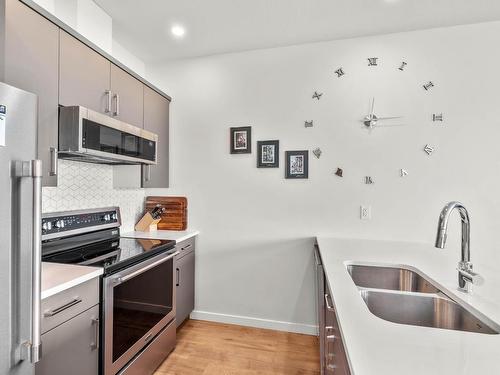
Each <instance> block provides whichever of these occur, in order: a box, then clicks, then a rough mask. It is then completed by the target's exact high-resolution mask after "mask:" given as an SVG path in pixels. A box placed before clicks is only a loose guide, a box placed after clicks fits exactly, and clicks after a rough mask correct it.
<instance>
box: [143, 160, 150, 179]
mask: <svg viewBox="0 0 500 375" xmlns="http://www.w3.org/2000/svg"><path fill="white" fill-rule="evenodd" d="M145 169H146V173H144V181H146V182H149V181H151V166H150V165H149V164H148V165H146V166H145Z"/></svg>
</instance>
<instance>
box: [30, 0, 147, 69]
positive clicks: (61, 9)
mask: <svg viewBox="0 0 500 375" xmlns="http://www.w3.org/2000/svg"><path fill="white" fill-rule="evenodd" d="M34 1H35V2H36V3H38V5H40V6H41V7H43V8H45V9H46V10H47V11H48V12H50V13H52V14H53V15H54V16H56V17H57V18H59V19H60V20H61V21H63V22H64V23H66V24H67V25H68V26H70V27H72V28H73V29H75V30H76V31H78V32H79V33H80V34H82V35H83V36H84V37H85V38H87V39H88V40H90V41H91V42H92V43H94V44H95V45H97V46H98V47H100V48H101V49H102V50H104V51H105V52H107V53H109V54H110V55H112V56H113V57H114V58H116V59H117V60H118V61H120V62H121V63H123V64H124V65H125V66H127V67H128V68H130V69H132V70H133V71H135V72H136V73H137V74H139V75H141V76H144V74H145V64H144V62H143V61H142V60H141V59H139V58H138V57H137V56H135V55H134V54H133V53H132V52H130V51H129V50H128V49H126V48H125V47H123V46H122V45H121V44H120V43H118V42H117V41H116V40H115V39H114V38H113V19H112V18H111V16H110V15H109V14H107V13H106V12H105V11H104V10H103V9H101V7H99V6H98V5H97V4H96V3H95V2H94V1H92V0H34Z"/></svg>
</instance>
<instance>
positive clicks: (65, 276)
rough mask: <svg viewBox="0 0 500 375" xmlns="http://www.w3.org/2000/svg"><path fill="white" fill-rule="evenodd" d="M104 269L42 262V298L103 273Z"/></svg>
mask: <svg viewBox="0 0 500 375" xmlns="http://www.w3.org/2000/svg"><path fill="white" fill-rule="evenodd" d="M102 273H103V269H102V268H97V267H87V266H78V265H74V264H59V263H45V262H42V300H43V299H45V298H48V297H50V296H53V295H55V294H57V293H60V292H62V291H64V290H66V289H69V288H72V287H74V286H77V285H79V284H82V283H84V282H86V281H88V280H91V279H93V278H95V277H98V276H100V275H102Z"/></svg>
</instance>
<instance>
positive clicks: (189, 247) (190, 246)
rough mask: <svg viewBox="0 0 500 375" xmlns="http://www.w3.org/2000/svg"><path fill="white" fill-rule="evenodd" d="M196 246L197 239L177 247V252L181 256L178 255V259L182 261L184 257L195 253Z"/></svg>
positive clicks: (190, 239) (191, 239)
mask: <svg viewBox="0 0 500 375" xmlns="http://www.w3.org/2000/svg"><path fill="white" fill-rule="evenodd" d="M194 245H195V237H192V238H189V239H187V240H185V241H182V242H179V243H178V244H177V245H175V248H176V250H177V251H178V252H179V254H177V259H180V258H182V257H183V256H185V255H187V254H189V253H190V252H192V251H194Z"/></svg>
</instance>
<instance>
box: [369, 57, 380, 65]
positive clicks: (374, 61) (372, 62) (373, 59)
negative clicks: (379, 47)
mask: <svg viewBox="0 0 500 375" xmlns="http://www.w3.org/2000/svg"><path fill="white" fill-rule="evenodd" d="M377 60H378V57H369V58H368V66H377Z"/></svg>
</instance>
